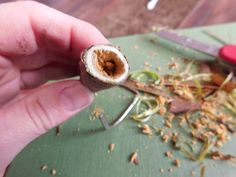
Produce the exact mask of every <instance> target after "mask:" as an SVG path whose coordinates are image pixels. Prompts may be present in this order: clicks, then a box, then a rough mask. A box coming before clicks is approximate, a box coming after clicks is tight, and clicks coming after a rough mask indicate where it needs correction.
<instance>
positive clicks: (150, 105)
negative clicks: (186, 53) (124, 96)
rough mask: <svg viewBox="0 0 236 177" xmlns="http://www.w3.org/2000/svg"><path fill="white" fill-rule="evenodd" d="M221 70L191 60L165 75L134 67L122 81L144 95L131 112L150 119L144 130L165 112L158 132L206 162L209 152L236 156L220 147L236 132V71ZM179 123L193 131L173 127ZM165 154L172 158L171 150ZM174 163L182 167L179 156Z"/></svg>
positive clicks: (148, 130)
mask: <svg viewBox="0 0 236 177" xmlns="http://www.w3.org/2000/svg"><path fill="white" fill-rule="evenodd" d="M170 66H171V67H175V66H176V65H170ZM197 67H199V68H198V70H197ZM213 70H214V72H213ZM198 71H200V73H199V72H198ZM216 71H217V70H215V69H214V68H213V67H212V66H209V65H208V64H206V63H196V62H195V63H194V62H193V61H192V62H189V63H188V64H187V66H186V67H185V70H184V71H180V68H178V70H176V73H173V74H168V75H164V76H159V75H158V74H157V73H156V72H155V71H151V70H144V71H137V72H133V73H131V75H130V77H129V79H128V80H127V81H126V82H125V83H124V84H123V87H125V88H129V89H131V90H134V91H136V92H138V93H139V95H140V100H139V103H138V104H137V105H136V108H135V111H134V113H133V114H132V115H131V118H132V119H133V120H135V121H137V122H145V124H144V125H143V126H141V127H140V128H141V131H142V133H144V134H147V135H152V134H153V132H152V129H151V128H150V127H153V125H152V124H151V120H153V119H156V118H158V119H159V117H158V116H156V115H159V116H161V117H162V118H163V120H162V122H163V126H164V128H163V129H162V128H155V129H156V131H157V135H160V137H161V139H162V140H163V142H169V141H170V142H171V143H170V144H171V145H172V147H173V148H174V149H175V150H179V151H180V152H182V153H183V154H184V155H185V156H186V157H187V158H189V159H191V160H193V161H196V162H202V161H204V160H205V159H206V158H208V157H210V158H211V159H213V160H224V161H232V162H235V157H234V156H232V155H229V154H227V155H225V154H223V153H220V152H219V151H218V149H219V148H220V147H221V146H223V145H224V144H225V143H226V142H227V141H228V140H229V139H230V137H231V136H232V134H233V133H235V132H236V119H235V118H234V117H235V114H236V77H234V73H233V72H229V73H227V74H226V73H224V72H222V71H221V70H219V69H218V71H217V72H216ZM144 77H146V78H145V79H143V78H144ZM149 123H150V124H149ZM176 126H180V127H181V129H182V130H183V131H184V132H185V133H187V135H188V136H189V137H187V138H186V135H185V136H184V135H183V133H179V132H178V133H177V132H175V131H173V130H175V129H174V128H175V127H176ZM167 129H168V131H166V130H167ZM213 150H214V151H213ZM165 155H166V156H167V157H168V158H170V159H173V154H172V153H171V152H166V153H165ZM133 156H134V157H136V156H137V154H135V153H134V154H133ZM132 161H134V160H132ZM172 163H173V164H174V165H175V166H177V167H180V160H178V159H175V160H173V161H172ZM168 171H172V170H170V169H169V170H168ZM204 174H205V166H202V167H201V177H203V176H204ZM192 175H195V172H192Z"/></svg>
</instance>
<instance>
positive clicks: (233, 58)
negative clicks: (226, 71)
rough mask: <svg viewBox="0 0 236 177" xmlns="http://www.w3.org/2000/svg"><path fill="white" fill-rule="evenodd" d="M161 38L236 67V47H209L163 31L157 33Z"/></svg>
mask: <svg viewBox="0 0 236 177" xmlns="http://www.w3.org/2000/svg"><path fill="white" fill-rule="evenodd" d="M156 34H157V35H158V36H159V37H160V38H163V39H166V40H169V41H172V42H175V43H177V44H180V45H182V46H185V47H188V48H191V49H194V50H197V51H200V52H203V53H205V54H208V55H211V56H213V57H215V58H216V59H217V60H218V61H220V63H222V62H223V63H225V64H227V65H228V66H229V65H236V45H224V46H221V47H219V46H216V45H209V44H205V43H203V42H200V41H197V40H195V39H192V38H189V37H186V36H183V35H180V34H177V33H174V32H171V31H168V30H162V31H159V32H157V33H156Z"/></svg>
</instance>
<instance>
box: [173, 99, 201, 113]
mask: <svg viewBox="0 0 236 177" xmlns="http://www.w3.org/2000/svg"><path fill="white" fill-rule="evenodd" d="M199 109H201V104H200V103H199V102H193V101H189V100H184V99H180V98H176V99H173V101H171V104H170V112H171V113H174V114H179V113H184V112H186V111H196V110H199Z"/></svg>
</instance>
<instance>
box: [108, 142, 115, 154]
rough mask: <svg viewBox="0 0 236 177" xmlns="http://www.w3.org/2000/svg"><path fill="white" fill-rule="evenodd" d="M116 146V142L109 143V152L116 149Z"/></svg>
mask: <svg viewBox="0 0 236 177" xmlns="http://www.w3.org/2000/svg"><path fill="white" fill-rule="evenodd" d="M115 147H116V145H115V144H114V143H111V144H109V146H108V149H109V152H112V151H114V150H115Z"/></svg>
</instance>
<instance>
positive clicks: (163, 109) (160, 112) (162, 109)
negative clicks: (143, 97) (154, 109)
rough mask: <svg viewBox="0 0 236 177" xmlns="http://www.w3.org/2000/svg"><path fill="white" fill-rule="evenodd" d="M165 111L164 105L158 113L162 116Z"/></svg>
mask: <svg viewBox="0 0 236 177" xmlns="http://www.w3.org/2000/svg"><path fill="white" fill-rule="evenodd" d="M165 113H166V108H165V107H164V106H162V107H160V110H159V114H160V115H161V116H163V115H164V114H165Z"/></svg>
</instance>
